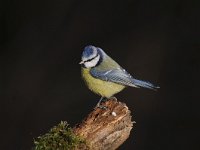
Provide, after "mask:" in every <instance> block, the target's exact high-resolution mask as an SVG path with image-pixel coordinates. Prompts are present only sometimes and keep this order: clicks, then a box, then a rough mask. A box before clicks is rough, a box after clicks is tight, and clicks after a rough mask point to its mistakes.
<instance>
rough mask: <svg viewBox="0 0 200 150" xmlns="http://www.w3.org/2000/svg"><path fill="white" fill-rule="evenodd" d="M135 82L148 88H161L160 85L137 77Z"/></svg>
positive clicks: (136, 84) (138, 85)
mask: <svg viewBox="0 0 200 150" xmlns="http://www.w3.org/2000/svg"><path fill="white" fill-rule="evenodd" d="M133 84H134V85H135V86H137V87H143V88H148V89H152V90H156V89H158V88H160V87H159V86H155V85H153V84H152V83H150V82H147V81H142V80H137V79H133Z"/></svg>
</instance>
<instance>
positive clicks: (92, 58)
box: [84, 54, 99, 62]
mask: <svg viewBox="0 0 200 150" xmlns="http://www.w3.org/2000/svg"><path fill="white" fill-rule="evenodd" d="M98 56H99V54H97V55H96V56H95V57H93V58H91V59H88V60H86V61H84V62H89V61H91V60H93V59H95V58H97V57H98Z"/></svg>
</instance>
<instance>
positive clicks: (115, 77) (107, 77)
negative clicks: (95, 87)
mask: <svg viewBox="0 0 200 150" xmlns="http://www.w3.org/2000/svg"><path fill="white" fill-rule="evenodd" d="M90 73H91V75H92V76H93V77H94V78H98V79H101V80H104V81H109V82H114V83H117V84H121V85H125V86H132V87H137V86H136V85H135V84H134V83H133V79H134V78H133V77H132V76H131V75H130V74H129V73H128V72H127V71H126V70H124V69H122V68H117V69H112V70H105V71H99V70H97V69H95V68H93V69H91V70H90Z"/></svg>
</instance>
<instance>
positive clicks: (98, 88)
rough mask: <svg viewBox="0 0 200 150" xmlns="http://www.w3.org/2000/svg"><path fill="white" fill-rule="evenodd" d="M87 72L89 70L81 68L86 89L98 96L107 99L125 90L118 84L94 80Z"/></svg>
mask: <svg viewBox="0 0 200 150" xmlns="http://www.w3.org/2000/svg"><path fill="white" fill-rule="evenodd" d="M89 71H90V69H87V68H82V77H83V79H84V81H85V83H86V85H87V86H88V88H89V89H90V90H92V91H93V92H94V93H96V94H99V95H100V96H103V97H107V98H109V97H111V96H113V95H114V94H116V93H118V92H120V91H121V90H123V89H124V88H125V86H123V85H120V84H116V83H113V82H108V81H103V80H100V79H97V78H94V77H92V76H91V74H90V72H89Z"/></svg>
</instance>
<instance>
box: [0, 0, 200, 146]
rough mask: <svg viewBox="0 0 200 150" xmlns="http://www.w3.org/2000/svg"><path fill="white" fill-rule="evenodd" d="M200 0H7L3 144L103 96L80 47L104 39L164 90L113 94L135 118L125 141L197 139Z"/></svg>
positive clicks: (21, 142)
mask: <svg viewBox="0 0 200 150" xmlns="http://www.w3.org/2000/svg"><path fill="white" fill-rule="evenodd" d="M199 8H200V7H199V3H198V1H182V0H166V1H164V0H163V1H160V0H150V1H149V0H126V1H125V0H124V1H122V0H121V1H108V0H107V1H103V0H99V1H92V0H86V1H83V0H56V1H52V0H45V1H40V0H29V1H27V0H18V1H16V0H7V1H2V2H1V5H0V19H1V23H0V49H1V51H0V117H1V125H0V126H1V127H0V133H1V134H0V137H1V140H0V141H1V142H0V144H1V145H0V149H4V150H15V149H16V150H27V149H30V148H31V147H32V146H33V138H35V137H37V136H39V135H41V134H44V133H46V132H47V131H48V130H49V129H50V128H51V127H52V126H54V125H56V124H58V123H59V122H60V121H61V120H67V121H68V123H69V124H70V125H71V126H73V125H75V124H76V123H78V122H80V121H81V119H82V118H84V117H85V116H86V115H87V114H88V113H89V112H90V111H91V110H92V109H93V107H94V106H95V105H96V103H97V101H98V99H99V96H97V95H95V94H93V93H92V92H90V91H89V90H88V89H87V87H86V86H85V85H84V82H83V81H82V79H81V77H80V66H79V64H78V62H79V61H80V57H81V53H82V50H83V48H84V47H85V46H86V45H88V44H92V45H95V46H98V47H101V48H102V49H104V50H105V51H106V52H107V53H108V54H109V55H110V56H111V57H112V58H114V59H115V60H116V61H117V62H119V64H120V65H121V66H123V67H124V68H125V69H126V70H127V71H128V72H129V73H131V74H132V75H133V76H134V77H136V78H138V79H143V80H148V81H151V82H153V83H156V84H158V85H160V87H161V89H159V90H158V91H157V92H154V91H150V90H146V89H135V88H127V89H125V90H124V91H123V92H121V93H119V94H117V95H116V97H117V98H118V99H120V100H121V101H123V102H125V103H126V104H127V105H128V107H129V108H130V110H131V111H132V115H133V120H135V121H136V122H137V123H136V125H135V126H134V129H133V130H132V132H131V135H130V138H129V139H128V140H127V141H126V142H125V143H124V144H123V145H122V146H121V147H120V148H119V149H120V150H131V149H133V150H146V149H148V150H161V149H162V150H173V149H176V150H177V149H182V150H183V149H184V150H185V149H191V150H194V149H199V148H200V143H199V139H200V132H199V131H200V110H199V109H200V108H199V107H200V97H199V92H200V89H199V81H198V78H199V77H200V74H199V69H200V55H199V51H200V22H199V17H200V15H199V14H200V13H199Z"/></svg>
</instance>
